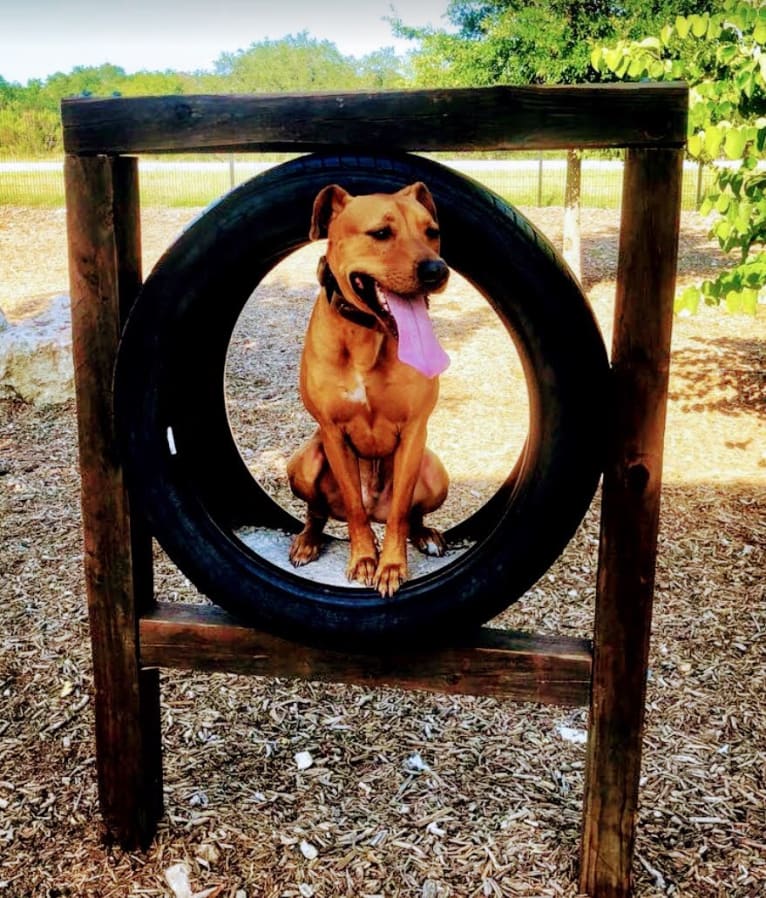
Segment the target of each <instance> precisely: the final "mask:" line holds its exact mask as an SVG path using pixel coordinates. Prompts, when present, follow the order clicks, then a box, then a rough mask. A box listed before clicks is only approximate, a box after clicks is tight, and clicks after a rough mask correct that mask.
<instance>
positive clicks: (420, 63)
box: [394, 0, 720, 87]
mask: <svg viewBox="0 0 766 898" xmlns="http://www.w3.org/2000/svg"><path fill="white" fill-rule="evenodd" d="M716 5H718V6H720V3H718V4H716V3H715V0H622V2H619V3H618V2H615V0H452V2H451V3H450V5H449V7H448V9H447V17H448V19H449V21H450V22H451V24H452V25H453V26H454V27H455V28H456V29H457V30H456V31H454V32H452V31H448V30H446V29H422V28H420V29H419V28H410V27H408V26H406V25H405V24H404V23H403V22H402V21H401V20H395V21H394V28H395V30H396V32H397V33H398V34H399V35H401V36H403V37H409V38H411V39H417V40H419V41H420V48H419V49H416V50H415V51H414V52H413V66H414V71H415V78H416V80H417V81H418V82H419V83H420V84H422V85H424V86H434V87H453V86H477V85H491V84H572V83H575V82H580V81H597V80H600V75H599V73H598V72H596V71H594V70H593V69H592V68H591V66H590V51H591V47H592V45H593V43H594V42H596V41H599V42H605V41H612V40H616V39H618V38H630V37H635V36H638V35H643V34H644V33H645V32H646V30H647V29H648V30H652V29H653V28H654V27H656V28H659V26H660V25H661V24H662V23H663V22H664V21H666V19H667V17H668V16H670V15H676V14H681V15H686V14H687V13H692V12H693V13H697V12H704V11H710V10H712V9H713V8H715V6H716Z"/></svg>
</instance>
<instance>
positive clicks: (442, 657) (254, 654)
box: [140, 603, 591, 705]
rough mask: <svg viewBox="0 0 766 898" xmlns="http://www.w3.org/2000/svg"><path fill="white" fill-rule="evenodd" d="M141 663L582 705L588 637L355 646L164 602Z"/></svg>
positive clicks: (499, 636) (489, 634) (147, 628)
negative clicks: (296, 637)
mask: <svg viewBox="0 0 766 898" xmlns="http://www.w3.org/2000/svg"><path fill="white" fill-rule="evenodd" d="M140 634H141V664H142V665H143V666H144V667H153V666H158V667H180V668H185V669H190V670H191V669H194V670H200V669H202V670H211V671H213V670H214V671H228V672H230V673H239V674H255V675H258V676H270V677H300V678H302V679H306V680H325V681H331V682H342V683H357V684H364V685H366V686H370V687H374V686H383V685H386V686H399V687H401V688H406V689H423V690H430V691H433V692H444V693H451V694H469V695H495V696H505V697H511V698H515V699H518V700H520V701H531V702H541V703H545V704H560V705H582V704H587V703H588V700H589V696H590V667H591V652H590V643H589V642H588V641H586V640H582V639H570V638H565V637H543V636H529V635H526V634H523V633H511V632H507V631H504V630H492V629H489V628H483V629H481V630H479V631H478V632H477V633H476V634H475V639H473V640H471V642H470V643H466V644H465V645H462V646H451V647H448V648H441V649H438V650H434V651H424V652H406V653H405V652H400V653H397V652H395V651H391V652H390V653H388V654H385V655H382V654H369V655H362V654H354V653H352V652H344V651H337V650H335V651H334V650H330V649H323V648H312V647H309V646H305V645H300V644H297V643H293V642H289V641H287V640H284V639H280V638H278V637H276V636H271V635H269V634H268V633H263V632H260V631H257V630H253V629H252V628H250V627H246V626H243V625H241V624H239V623H238V622H237V621H236V620H235V619H234V618H232V617H231V616H229V615H228V614H227V613H226V612H225V611H223V610H221V609H220V608H216V607H208V606H199V605H177V604H169V603H159V604H158V605H157V606H156V607H155V608H154V609H153V610H152V611H150V612H149V613H148V614H146V615H144V616H143V617H142V619H141V623H140Z"/></svg>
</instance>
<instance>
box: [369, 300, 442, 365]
mask: <svg viewBox="0 0 766 898" xmlns="http://www.w3.org/2000/svg"><path fill="white" fill-rule="evenodd" d="M383 294H384V296H385V298H386V302H387V303H388V308H389V309H390V310H391V314H392V315H393V316H394V320H395V321H396V327H397V330H398V331H399V361H400V362H405V363H406V364H407V365H412V367H413V368H415V369H416V370H417V371H420V373H421V374H425V376H426V377H436V375H437V374H441V373H442V371H444V370H445V368H447V366H448V365H449V356H448V355H447V353H446V352H445V351H444V350H443V349H442V348H441V346H440V345H439V341H438V340H437V339H436V334H435V333H434V329H433V325H432V324H431V319H430V318H429V316H428V308H427V307H426V298H425V296H416V297H414V298H413V299H404V298H402V297H401V296H399V294H398V293H391V292H390V291H388V290H384V291H383Z"/></svg>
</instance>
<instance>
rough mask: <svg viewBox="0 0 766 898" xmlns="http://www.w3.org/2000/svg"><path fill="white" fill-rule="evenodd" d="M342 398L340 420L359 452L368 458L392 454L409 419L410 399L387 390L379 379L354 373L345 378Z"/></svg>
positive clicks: (357, 372)
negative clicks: (405, 422) (404, 423)
mask: <svg viewBox="0 0 766 898" xmlns="http://www.w3.org/2000/svg"><path fill="white" fill-rule="evenodd" d="M341 395H342V397H343V400H342V405H343V408H342V410H341V409H339V410H338V411H339V412H340V414H339V418H341V419H342V421H343V430H344V431H345V433H346V435H347V437H348V439H349V441H350V442H351V444H352V445H353V446H354V448H355V449H356V451H357V453H358V454H359V455H361V456H363V457H366V458H382V457H383V456H386V455H390V454H391V453H392V452H393V451H394V449H395V448H396V445H397V443H398V441H399V434H400V431H401V425H402V423H403V422H404V421H405V420H406V419H407V418H408V403H407V399H406V397H404V396H402V395H401V394H399V395H397V393H396V391H391V390H390V389H386V388H385V383H384V382H381V378H380V377H379V376H375V375H367V376H365V375H364V374H363V373H361V372H359V371H353V370H352V371H351V372H350V373H349V375H348V376H347V377H346V378H345V379H344V385H343V389H342V391H341Z"/></svg>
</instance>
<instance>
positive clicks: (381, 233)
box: [367, 225, 393, 240]
mask: <svg viewBox="0 0 766 898" xmlns="http://www.w3.org/2000/svg"><path fill="white" fill-rule="evenodd" d="M367 234H368V235H369V236H370V237H372V238H373V240H388V238H389V237H390V236H391V235H392V234H393V231H392V230H391V228H390V227H389V226H388V225H386V226H385V227H384V228H377V229H376V230H374V231H368V232H367Z"/></svg>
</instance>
